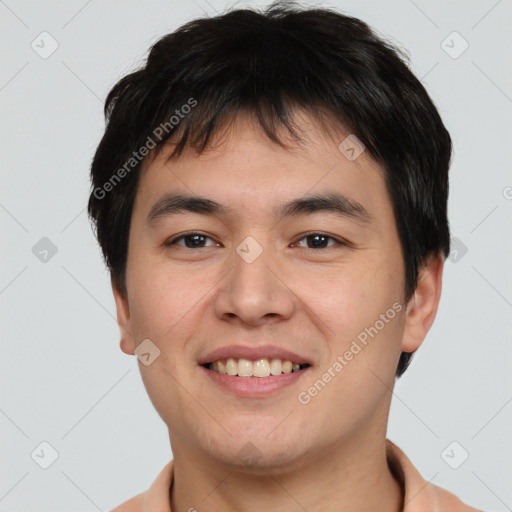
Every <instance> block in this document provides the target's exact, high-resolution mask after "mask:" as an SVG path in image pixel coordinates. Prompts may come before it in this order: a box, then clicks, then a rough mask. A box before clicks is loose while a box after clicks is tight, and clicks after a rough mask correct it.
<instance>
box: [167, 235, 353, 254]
mask: <svg viewBox="0 0 512 512" xmlns="http://www.w3.org/2000/svg"><path fill="white" fill-rule="evenodd" d="M193 236H201V237H203V238H209V239H210V240H213V239H212V238H211V237H209V236H207V235H205V234H203V233H199V232H197V231H191V232H190V233H184V234H182V235H179V236H177V237H176V238H173V239H172V240H169V241H167V242H165V243H164V245H165V246H166V247H170V246H172V245H174V244H175V243H176V242H177V241H179V240H181V239H185V238H188V237H193ZM313 236H321V237H324V238H327V239H330V240H334V241H335V242H336V244H335V245H331V246H328V247H321V248H319V249H315V248H314V247H301V249H309V250H313V251H318V250H325V249H329V248H331V247H334V246H336V245H339V246H346V247H349V246H350V244H349V243H348V242H346V241H343V240H339V239H337V238H335V237H333V236H331V235H328V234H326V233H321V232H316V231H314V232H311V233H306V234H305V235H303V236H302V238H300V239H299V240H298V242H300V241H302V240H304V239H305V238H309V237H313ZM180 247H183V249H191V250H196V249H194V248H191V247H184V246H180ZM197 249H207V247H197Z"/></svg>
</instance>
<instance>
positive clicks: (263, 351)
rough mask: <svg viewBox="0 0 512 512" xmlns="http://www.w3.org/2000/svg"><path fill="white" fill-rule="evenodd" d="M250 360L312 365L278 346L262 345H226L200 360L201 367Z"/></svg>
mask: <svg viewBox="0 0 512 512" xmlns="http://www.w3.org/2000/svg"><path fill="white" fill-rule="evenodd" d="M228 357H232V358H233V359H249V360H251V361H256V360H258V359H267V358H268V359H282V360H283V361H292V362H293V363H298V364H311V363H310V362H309V361H308V360H307V359H304V358H303V357H301V356H300V355H298V354H296V353H295V352H291V351H290V350H286V349H284V348H282V347H278V346H276V345H260V346H257V347H248V346H244V345H226V346H224V347H219V348H216V349H215V350H213V351H212V352H210V353H208V354H206V355H205V356H204V357H201V358H199V360H198V363H199V364H200V365H203V364H206V363H213V362H214V361H218V360H219V359H227V358H228Z"/></svg>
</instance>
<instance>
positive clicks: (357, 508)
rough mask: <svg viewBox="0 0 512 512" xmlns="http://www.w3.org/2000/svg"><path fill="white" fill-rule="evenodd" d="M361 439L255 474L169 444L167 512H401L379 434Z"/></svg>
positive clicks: (397, 486)
mask: <svg viewBox="0 0 512 512" xmlns="http://www.w3.org/2000/svg"><path fill="white" fill-rule="evenodd" d="M362 437H363V438H361V433H359V435H355V436H352V438H351V439H346V440H344V441H343V443H341V442H340V443H338V444H337V445H336V446H328V447H325V449H323V450H321V451H315V454H314V456H311V455H305V456H302V457H300V460H298V461H297V464H296V465H295V466H294V467H290V466H289V465H288V466H287V467H286V468H275V467H273V468H269V469H268V471H267V470H266V469H265V468H264V469H263V470H262V469H261V468H259V470H258V472H257V473H256V472H251V470H250V469H249V468H245V467H242V468H240V467H234V466H233V465H224V464H222V463H219V461H217V460H211V459H210V458H209V457H208V456H205V454H204V453H199V452H197V451H196V449H195V448H192V447H188V446H185V445H183V444H181V443H177V444H176V443H172V442H171V444H172V445H173V446H172V451H173V454H174V480H173V486H172V493H171V510H172V511H173V512H182V511H188V510H194V509H197V510H203V509H204V510H208V511H211V512H221V511H222V512H223V511H225V510H234V511H242V510H243V511H244V512H253V511H254V512H256V511H260V510H273V511H291V510H297V511H299V510H307V511H308V512H320V511H321V512H331V511H332V512H334V511H336V512H340V511H347V512H348V511H350V512H370V511H371V512H374V511H375V510H379V511H381V512H402V510H403V490H402V488H401V486H400V484H399V483H398V482H397V481H396V480H395V478H394V477H393V475H392V473H391V471H390V469H389V467H388V464H387V460H386V449H385V433H384V434H383V435H380V436H377V435H376V433H375V432H369V433H368V434H367V435H363V436H362ZM175 444H176V446H174V445H175Z"/></svg>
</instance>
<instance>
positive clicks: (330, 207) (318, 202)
mask: <svg viewBox="0 0 512 512" xmlns="http://www.w3.org/2000/svg"><path fill="white" fill-rule="evenodd" d="M232 211H233V210H232V209H231V208H229V207H227V206H224V205H222V204H220V203H217V202H216V201H213V200H211V199H208V198H206V197H200V196H188V195H184V194H167V195H165V196H164V197H162V198H161V199H159V200H158V201H157V202H156V203H155V204H154V205H153V206H152V207H151V210H150V211H149V214H148V216H147V218H146V223H147V224H153V223H155V222H156V221H157V220H158V219H159V218H162V217H168V216H171V215H174V214H177V213H183V212H192V213H199V214H202V215H208V216H214V215H215V216H217V215H218V216H222V215H223V216H226V215H228V214H229V213H232ZM272 211H273V214H274V216H275V217H276V218H278V219H279V220H280V219H283V218H284V217H291V216H298V215H304V214H306V213H317V212H322V211H326V212H333V213H335V214H337V215H338V216H341V217H343V218H350V219H352V220H354V221H356V222H359V223H363V224H368V223H370V222H371V220H372V216H371V215H370V213H369V212H368V210H367V209H366V208H365V207H364V206H363V205H362V204H361V203H359V202H357V201H355V200H354V199H351V198H349V197H347V196H345V195H343V194H339V193H327V194H315V195H309V196H306V197H301V198H298V199H294V200H292V201H290V202H288V203H285V204H282V205H278V206H276V207H274V208H273V210H272Z"/></svg>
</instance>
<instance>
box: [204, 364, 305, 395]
mask: <svg viewBox="0 0 512 512" xmlns="http://www.w3.org/2000/svg"><path fill="white" fill-rule="evenodd" d="M199 368H200V369H201V370H202V371H204V372H206V376H207V377H208V378H210V379H211V380H212V381H213V382H214V383H215V384H217V385H219V386H222V387H223V388H224V389H226V390H227V391H230V392H231V393H233V394H235V395H237V396H242V397H253V398H256V397H263V396H268V395H270V394H272V393H275V392H276V391H279V390H280V389H283V388H285V387H287V386H291V385H292V384H295V383H296V382H297V381H298V380H299V379H300V378H301V377H302V376H303V375H304V374H305V373H307V372H308V370H309V368H311V367H310V366H308V367H307V368H304V369H303V370H300V371H298V372H292V373H282V374H281V375H270V376H268V377H237V376H234V375H226V374H225V373H219V372H216V371H213V370H208V368H205V367H204V366H200V367H199Z"/></svg>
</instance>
